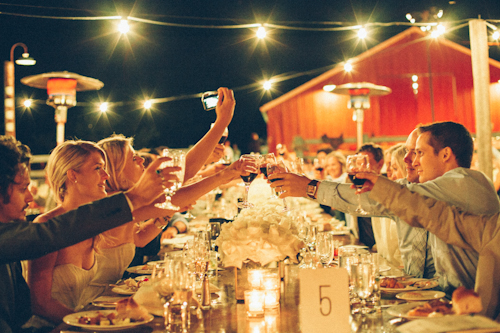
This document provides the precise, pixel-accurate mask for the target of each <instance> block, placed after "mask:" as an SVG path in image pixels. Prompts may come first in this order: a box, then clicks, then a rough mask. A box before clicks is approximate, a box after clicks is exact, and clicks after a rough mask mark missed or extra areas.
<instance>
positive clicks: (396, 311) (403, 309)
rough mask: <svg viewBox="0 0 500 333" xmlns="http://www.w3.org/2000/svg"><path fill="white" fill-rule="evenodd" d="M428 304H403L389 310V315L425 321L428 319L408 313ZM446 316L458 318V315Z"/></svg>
mask: <svg viewBox="0 0 500 333" xmlns="http://www.w3.org/2000/svg"><path fill="white" fill-rule="evenodd" d="M426 303H427V302H410V303H403V304H399V305H395V306H391V307H390V308H387V314H389V315H391V316H394V317H403V318H406V319H425V318H428V317H423V316H408V312H409V311H410V310H413V309H414V308H416V307H417V306H422V305H424V304H426ZM445 316H457V315H456V314H447V315H445Z"/></svg>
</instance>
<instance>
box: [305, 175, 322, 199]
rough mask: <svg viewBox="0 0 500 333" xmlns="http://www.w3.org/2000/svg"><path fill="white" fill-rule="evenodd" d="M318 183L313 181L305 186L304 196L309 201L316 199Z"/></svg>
mask: <svg viewBox="0 0 500 333" xmlns="http://www.w3.org/2000/svg"><path fill="white" fill-rule="evenodd" d="M318 183H319V182H318V181H317V180H315V179H313V180H311V182H310V183H309V184H307V190H306V194H307V196H308V197H309V198H311V199H316V192H317V191H318Z"/></svg>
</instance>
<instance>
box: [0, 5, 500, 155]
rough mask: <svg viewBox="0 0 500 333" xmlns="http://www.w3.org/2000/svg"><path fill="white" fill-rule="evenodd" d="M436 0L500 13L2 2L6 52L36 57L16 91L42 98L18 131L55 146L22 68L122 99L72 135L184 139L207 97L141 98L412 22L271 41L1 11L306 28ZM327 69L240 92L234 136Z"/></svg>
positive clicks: (73, 117) (82, 112) (211, 83)
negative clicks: (267, 106) (61, 75)
mask: <svg viewBox="0 0 500 333" xmlns="http://www.w3.org/2000/svg"><path fill="white" fill-rule="evenodd" d="M471 3H472V4H471ZM431 6H438V7H440V8H443V9H444V10H445V17H444V21H446V20H453V21H455V20H463V19H470V18H477V17H478V16H479V15H481V17H482V18H483V19H500V9H499V7H500V6H499V2H498V0H489V1H481V0H479V1H463V0H456V4H454V5H450V4H449V3H448V1H432V0H422V1H407V0H399V1H396V0H380V1H370V0H351V1H344V0H335V1H334V0H330V1H321V0H307V1H306V0H303V1H299V0H297V1H271V0H266V1H244V0H233V1H228V0H226V1H218V0H217V1H208V0H206V1H189V0H184V1H169V0H156V1H153V0H151V1H145V0H143V1H140V0H137V1H107V0H101V1H83V0H82V1H60V0H59V1H52V0H44V1H29V0H26V1H8V0H7V1H2V0H0V12H1V13H2V14H0V31H1V33H0V45H1V49H0V55H1V57H2V58H3V60H4V61H6V60H8V59H9V52H10V48H11V47H12V45H14V44H15V43H17V42H23V43H25V44H26V45H27V46H28V48H29V52H30V55H31V56H33V57H34V58H35V59H36V60H37V64H36V65H35V66H32V67H23V66H16V68H15V70H16V97H17V98H18V99H20V98H22V97H32V98H34V99H37V100H40V101H42V102H41V104H38V105H35V106H34V107H33V108H32V109H31V110H30V111H25V110H24V108H22V107H20V108H17V109H16V117H17V138H18V139H19V140H21V141H22V142H23V143H26V144H28V145H29V146H30V147H31V148H32V149H33V151H34V153H36V154H47V153H49V152H50V150H51V149H52V148H53V147H54V146H55V141H56V139H55V132H56V130H55V127H56V125H55V122H54V118H53V117H54V109H53V108H52V107H50V106H47V105H45V104H44V101H45V100H46V98H47V94H46V91H44V90H40V89H35V88H30V87H27V86H24V85H22V84H21V83H20V82H19V81H20V79H21V78H23V77H25V76H29V75H35V74H40V73H46V72H53V71H64V70H66V71H69V72H74V73H78V74H80V75H84V76H89V77H93V78H96V79H99V80H101V81H102V82H103V83H104V87H103V88H102V89H101V90H100V91H98V92H94V91H92V92H79V93H77V101H78V102H85V103H89V102H96V101H99V99H100V100H101V101H105V100H107V101H108V102H111V103H112V102H125V103H124V105H122V106H114V107H113V106H112V107H111V112H108V114H107V116H100V112H98V110H97V108H95V107H91V106H88V105H87V106H80V105H77V106H76V107H73V108H70V109H69V110H68V123H67V124H66V138H75V137H76V138H80V139H86V140H93V141H97V140H100V139H102V138H104V137H106V136H108V135H110V134H112V133H113V132H116V133H123V134H125V135H127V136H135V138H136V148H142V147H155V146H159V145H167V146H171V147H187V146H189V145H191V144H194V143H195V142H196V141H197V140H198V139H200V138H201V137H202V136H203V135H204V133H205V132H206V131H207V130H208V129H209V127H210V123H211V122H213V121H214V120H215V113H214V112H213V111H212V112H205V111H204V110H203V108H202V105H201V102H200V100H199V99H185V100H180V101H174V102H168V103H162V104H156V105H155V109H153V110H152V111H151V112H149V113H144V112H143V110H142V108H141V105H140V103H139V101H141V100H143V99H144V97H145V96H149V97H151V98H163V97H170V96H179V95H189V94H196V93H200V92H203V91H207V90H215V89H216V88H217V87H220V86H227V87H230V88H235V89H236V88H238V87H243V86H247V85H249V84H252V83H255V82H258V81H261V80H262V79H263V78H264V77H267V78H270V77H271V76H273V75H279V74H283V73H292V72H305V71H311V70H314V69H318V68H326V66H330V65H334V64H336V63H338V62H341V61H344V60H346V59H348V58H350V57H352V56H356V55H358V54H359V53H361V52H363V51H365V50H366V49H368V48H370V47H373V46H374V45H376V44H377V43H379V42H381V41H383V40H386V39H387V38H389V37H391V36H393V35H395V34H397V33H399V32H401V31H403V30H405V29H406V28H408V27H403V26H393V27H384V28H375V29H374V30H373V31H372V32H371V35H370V36H371V38H370V39H369V40H368V41H367V43H364V44H363V43H357V40H356V39H355V38H353V36H354V33H353V32H352V31H348V32H311V31H286V30H274V31H270V32H269V34H268V36H269V37H268V38H267V39H266V40H265V41H257V39H256V38H255V37H254V31H253V30H250V29H234V30H221V29H194V28H180V27H167V26H159V25H151V24H144V23H134V22H130V25H131V32H129V33H128V34H127V36H120V34H119V33H118V32H116V30H115V24H116V23H117V21H80V20H54V19H46V18H32V17H22V16H13V15H6V14H5V13H18V14H32V15H44V16H57V17H63V16H64V17H76V16H78V17H81V16H114V15H125V16H126V15H130V16H135V17H140V18H145V19H150V20H156V21H162V22H176V23H184V24H198V25H200V24H204V25H223V24H228V25H234V24H245V23H255V22H272V23H283V24H284V22H295V23H293V25H294V26H299V25H302V26H306V25H304V24H302V23H301V22H325V21H341V22H351V23H352V24H355V23H356V22H357V23H365V22H367V21H369V22H405V21H406V19H405V15H406V13H407V12H418V11H423V10H425V9H429V8H430V7H431ZM307 26H318V25H307ZM449 38H450V39H452V40H454V41H456V42H459V43H461V44H463V45H466V46H467V44H464V41H466V40H468V28H467V27H465V28H461V29H460V30H457V31H455V32H453V33H452V34H451V35H450V36H449ZM21 53H22V48H17V49H16V52H15V58H16V59H17V58H18V57H20V55H21ZM498 55H499V52H498V47H494V49H491V53H490V56H491V57H493V58H495V59H497V60H500V56H498ZM324 71H326V69H325V70H324ZM321 73H322V72H321V71H319V72H317V73H314V74H312V75H304V76H299V77H298V78H295V79H291V80H287V81H282V82H280V83H278V84H276V85H275V86H274V89H273V90H272V92H270V93H269V92H267V93H264V92H263V90H262V89H256V88H250V89H239V90H235V97H236V102H237V105H236V111H235V116H234V118H233V122H232V123H231V125H230V126H229V139H230V140H231V141H232V142H236V143H237V144H238V145H239V146H240V148H242V150H243V151H245V148H246V146H247V140H248V138H249V136H250V133H251V132H254V131H255V132H257V133H259V134H260V135H261V136H263V137H265V135H266V125H265V122H264V120H263V118H262V116H261V114H260V111H259V107H260V106H261V105H263V104H264V103H266V102H268V101H270V100H272V99H274V98H276V97H279V96H280V95H281V94H283V93H286V92H287V91H290V90H292V89H293V88H295V87H297V86H299V85H301V84H303V83H304V82H307V81H309V80H310V79H312V78H314V77H316V76H318V75H319V74H321ZM375 83H376V82H375ZM135 101H137V103H135ZM1 118H2V120H0V122H1V128H2V130H0V133H3V117H1Z"/></svg>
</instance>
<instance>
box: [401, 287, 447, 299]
mask: <svg viewBox="0 0 500 333" xmlns="http://www.w3.org/2000/svg"><path fill="white" fill-rule="evenodd" d="M445 295H446V293H444V292H442V291H437V290H417V291H408V292H405V293H399V294H397V295H396V298H399V299H404V300H406V301H430V300H433V299H439V298H442V297H444V296H445Z"/></svg>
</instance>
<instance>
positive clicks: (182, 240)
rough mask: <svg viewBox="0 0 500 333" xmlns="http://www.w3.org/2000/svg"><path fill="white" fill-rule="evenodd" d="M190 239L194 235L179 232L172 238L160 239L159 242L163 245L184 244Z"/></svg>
mask: <svg viewBox="0 0 500 333" xmlns="http://www.w3.org/2000/svg"><path fill="white" fill-rule="evenodd" d="M191 239H194V235H186V234H181V235H177V236H175V237H174V238H167V239H164V240H162V241H161V243H162V244H163V245H167V244H173V245H176V244H184V243H186V242H187V241H188V240H191Z"/></svg>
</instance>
